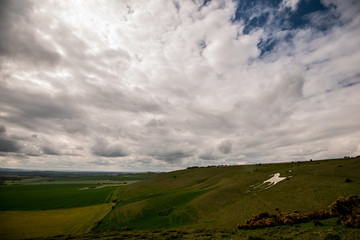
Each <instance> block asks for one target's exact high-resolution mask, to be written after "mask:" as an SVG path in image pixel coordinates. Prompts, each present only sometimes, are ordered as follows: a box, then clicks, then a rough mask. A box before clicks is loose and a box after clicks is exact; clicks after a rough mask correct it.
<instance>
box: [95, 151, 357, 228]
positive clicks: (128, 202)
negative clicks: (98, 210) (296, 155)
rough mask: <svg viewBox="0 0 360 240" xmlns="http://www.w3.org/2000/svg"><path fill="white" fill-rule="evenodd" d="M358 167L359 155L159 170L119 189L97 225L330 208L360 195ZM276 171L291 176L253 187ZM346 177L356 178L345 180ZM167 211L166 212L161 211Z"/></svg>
mask: <svg viewBox="0 0 360 240" xmlns="http://www.w3.org/2000/svg"><path fill="white" fill-rule="evenodd" d="M359 172H360V159H359V158H356V159H338V160H326V161H313V162H301V163H285V164H272V165H252V166H231V167H211V168H194V169H186V170H181V171H175V172H170V173H164V174H159V175H158V176H156V177H154V178H151V179H148V180H145V181H142V182H138V183H134V184H131V185H129V186H125V187H123V188H121V189H119V198H118V203H117V206H116V208H115V209H114V210H113V211H111V212H110V213H109V214H108V216H106V217H105V218H104V220H103V221H102V223H101V224H100V225H99V226H98V228H97V229H96V230H106V231H109V230H120V229H122V228H124V227H130V228H131V229H139V230H145V229H167V228H173V227H181V228H182V229H186V228H187V227H189V228H206V229H209V228H210V229H216V228H221V229H234V228H235V226H236V225H237V224H238V223H243V222H244V221H245V220H246V219H248V218H250V217H251V216H252V215H253V214H256V213H258V212H261V211H269V212H275V209H276V208H279V209H280V210H281V211H282V212H292V211H294V210H298V211H300V212H308V211H312V210H321V209H327V208H328V206H329V205H330V204H331V203H332V202H333V201H335V200H336V199H337V198H338V197H339V196H349V195H360V175H359ZM275 173H280V174H281V176H282V177H283V176H288V177H290V176H292V177H291V178H289V180H284V181H282V182H280V183H278V184H277V185H275V186H273V187H271V188H269V189H262V188H258V189H254V188H251V187H250V186H251V185H254V184H260V183H262V182H263V181H264V180H267V179H269V178H270V177H271V175H272V174H275ZM347 178H349V179H351V180H352V182H350V183H347V182H346V181H345V179H347ZM174 207H175V208H174ZM171 208H173V210H172V211H169V209H171ZM166 211H169V214H168V215H164V214H162V213H163V212H166Z"/></svg>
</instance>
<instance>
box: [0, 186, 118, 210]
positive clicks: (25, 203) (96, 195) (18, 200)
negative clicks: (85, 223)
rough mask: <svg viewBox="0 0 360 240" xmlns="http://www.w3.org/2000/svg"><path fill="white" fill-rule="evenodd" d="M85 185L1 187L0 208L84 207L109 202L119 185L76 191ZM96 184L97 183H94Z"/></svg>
mask: <svg viewBox="0 0 360 240" xmlns="http://www.w3.org/2000/svg"><path fill="white" fill-rule="evenodd" d="M89 186H91V185H84V184H42V185H5V186H4V185H2V186H0V199H1V201H0V210H45V209H57V208H73V207H83V206H89V205H95V204H101V203H108V202H111V201H112V197H113V194H114V192H115V190H116V189H118V188H119V186H107V187H104V188H100V189H89V190H79V189H80V188H84V187H89ZM95 186H97V185H95Z"/></svg>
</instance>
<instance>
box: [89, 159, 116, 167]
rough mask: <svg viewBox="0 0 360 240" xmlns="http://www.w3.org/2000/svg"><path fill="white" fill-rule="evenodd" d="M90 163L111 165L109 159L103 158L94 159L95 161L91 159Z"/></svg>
mask: <svg viewBox="0 0 360 240" xmlns="http://www.w3.org/2000/svg"><path fill="white" fill-rule="evenodd" d="M90 163H92V164H95V165H101V166H108V165H111V163H110V162H109V161H107V160H103V159H96V160H95V161H92V162H90Z"/></svg>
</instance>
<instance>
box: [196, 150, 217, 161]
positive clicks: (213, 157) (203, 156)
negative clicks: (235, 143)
mask: <svg viewBox="0 0 360 240" xmlns="http://www.w3.org/2000/svg"><path fill="white" fill-rule="evenodd" d="M199 158H200V159H202V160H217V159H219V158H220V157H219V156H216V155H214V154H213V153H212V152H206V153H203V154H200V155H199Z"/></svg>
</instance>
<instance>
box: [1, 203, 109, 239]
mask: <svg viewBox="0 0 360 240" xmlns="http://www.w3.org/2000/svg"><path fill="white" fill-rule="evenodd" d="M110 209H111V203H110V204H100V205H93V206H88V207H80V208H67V209H57V210H45V211H2V212H0V222H1V228H0V235H1V236H2V239H21V238H34V237H48V236H55V235H62V234H72V235H74V234H81V233H87V232H89V231H90V230H91V228H92V227H93V226H94V225H95V224H96V223H97V222H98V221H99V220H101V218H103V217H104V215H106V214H107V213H108V212H109V211H110Z"/></svg>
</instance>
